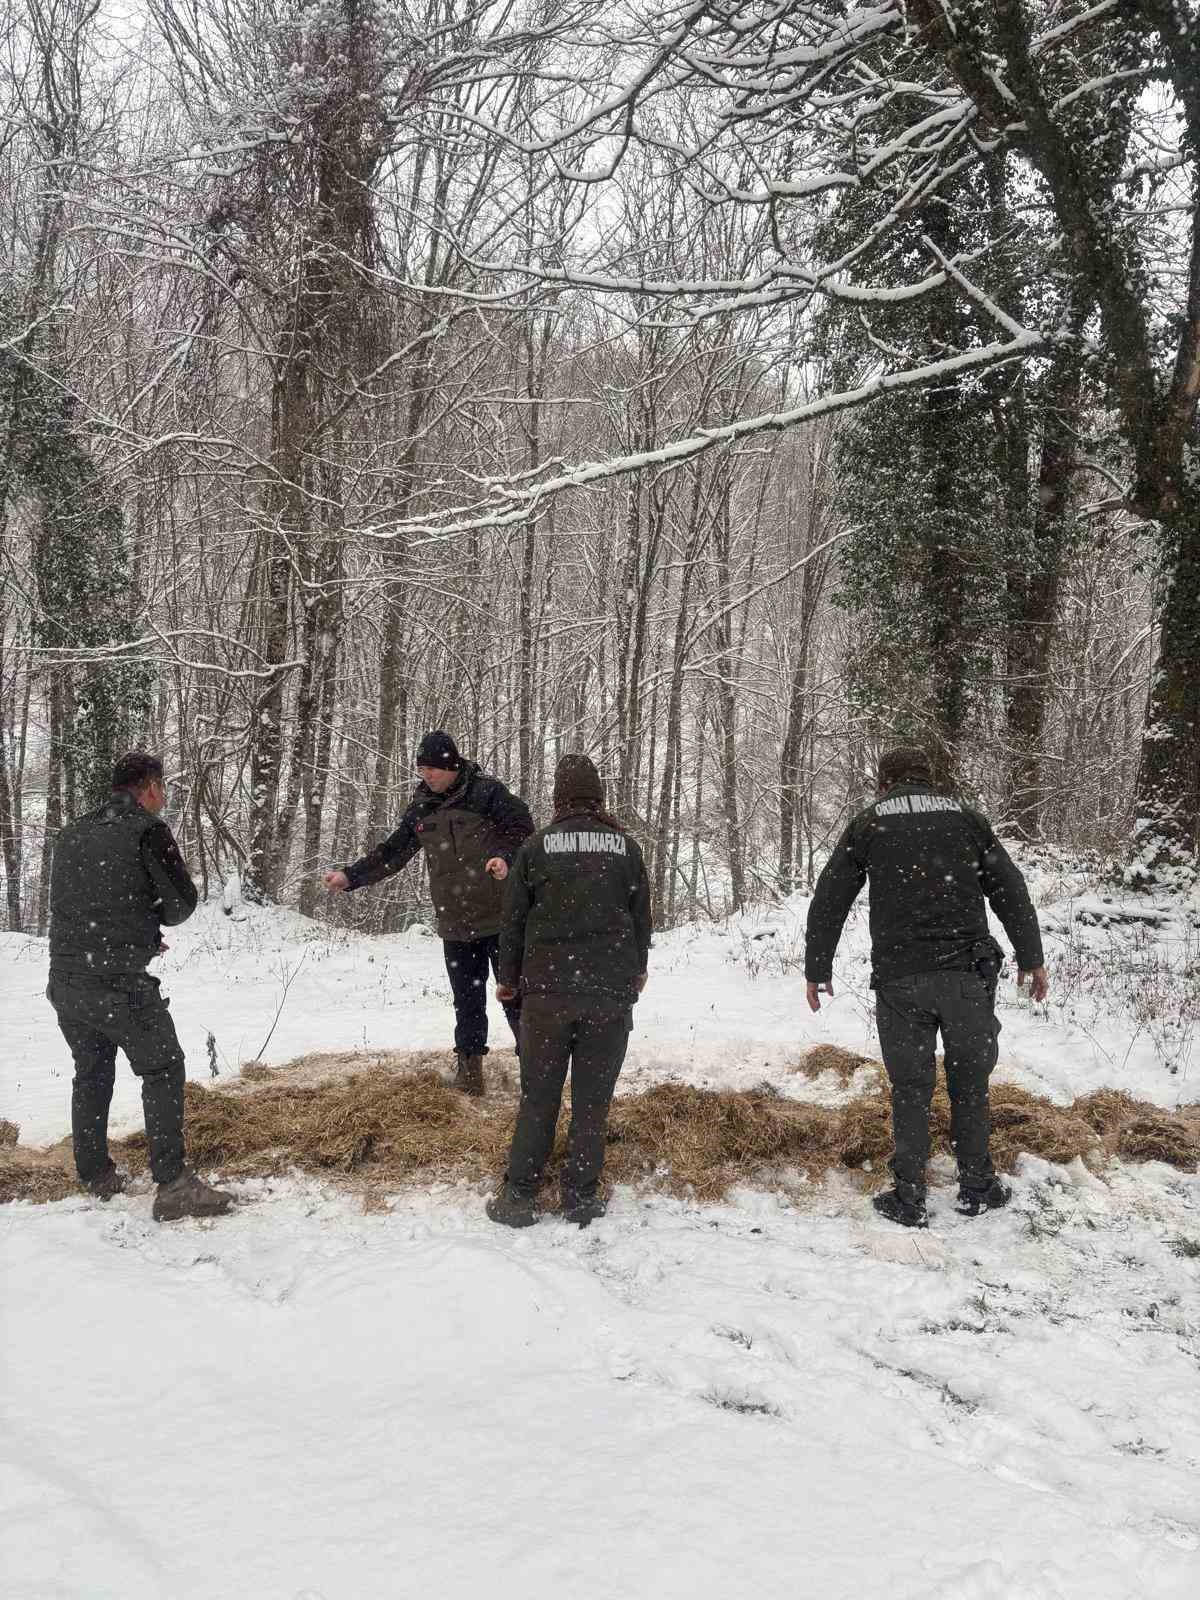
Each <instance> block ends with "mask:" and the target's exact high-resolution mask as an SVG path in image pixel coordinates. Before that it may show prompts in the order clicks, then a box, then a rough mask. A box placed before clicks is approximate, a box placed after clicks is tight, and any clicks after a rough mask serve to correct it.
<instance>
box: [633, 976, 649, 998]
mask: <svg viewBox="0 0 1200 1600" xmlns="http://www.w3.org/2000/svg"><path fill="white" fill-rule="evenodd" d="M649 976H650V974H649V973H648V972H641V973H639V974H638V976H637V977H636V978H635V980H634V987H635V988H636V989H637V992H638V993H639V994H641V992H642V990H643V989H644V988H645V987H646V979H647V978H648V977H649Z"/></svg>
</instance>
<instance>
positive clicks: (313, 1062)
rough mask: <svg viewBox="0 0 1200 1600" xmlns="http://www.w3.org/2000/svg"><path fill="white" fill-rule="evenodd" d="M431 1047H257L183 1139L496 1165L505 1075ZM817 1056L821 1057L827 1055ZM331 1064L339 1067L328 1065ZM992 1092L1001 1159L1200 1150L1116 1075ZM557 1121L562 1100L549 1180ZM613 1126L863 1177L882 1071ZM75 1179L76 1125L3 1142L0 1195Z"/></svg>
mask: <svg viewBox="0 0 1200 1600" xmlns="http://www.w3.org/2000/svg"><path fill="white" fill-rule="evenodd" d="M821 1048H822V1049H832V1048H833V1047H821ZM842 1054H843V1055H844V1056H845V1057H847V1058H848V1059H849V1060H852V1061H853V1062H854V1065H853V1067H852V1068H851V1069H850V1070H851V1072H853V1071H857V1070H858V1068H859V1067H860V1066H861V1065H862V1064H863V1063H864V1061H865V1059H866V1058H863V1057H853V1056H852V1055H851V1053H850V1052H843V1053H842ZM440 1059H441V1058H439V1057H438V1056H436V1055H434V1054H432V1053H430V1052H414V1053H412V1054H411V1055H408V1056H405V1055H403V1054H401V1053H400V1052H387V1053H382V1052H381V1053H375V1054H371V1055H366V1056H361V1055H354V1054H346V1055H337V1056H333V1055H316V1056H312V1057H303V1058H301V1059H300V1060H299V1061H297V1062H293V1063H291V1064H290V1065H289V1066H288V1067H286V1068H267V1067H264V1066H263V1065H262V1064H261V1063H257V1062H256V1063H252V1064H251V1066H250V1068H249V1069H248V1070H246V1071H244V1073H243V1080H244V1081H243V1082H242V1083H240V1084H237V1085H235V1086H231V1087H229V1088H221V1089H213V1088H204V1087H202V1086H201V1085H200V1084H198V1083H189V1084H188V1085H187V1089H186V1104H187V1139H188V1149H189V1155H190V1157H191V1159H192V1160H193V1161H194V1162H195V1163H196V1164H197V1165H198V1166H199V1167H201V1168H203V1169H205V1170H212V1169H214V1168H217V1169H220V1171H221V1172H222V1173H224V1174H226V1175H228V1176H232V1177H239V1176H254V1175H266V1174H272V1173H278V1172H283V1171H287V1170H288V1169H290V1168H293V1167H296V1168H299V1169H300V1170H302V1171H305V1172H312V1173H317V1174H322V1175H325V1176H328V1177H333V1178H335V1179H337V1180H338V1181H343V1182H350V1183H352V1184H353V1185H354V1186H355V1187H356V1188H357V1189H358V1190H359V1191H360V1192H365V1194H366V1200H365V1201H364V1204H365V1205H366V1206H367V1209H369V1210H375V1209H377V1208H378V1207H380V1206H381V1205H383V1204H384V1201H383V1196H385V1195H386V1194H387V1193H388V1191H389V1190H394V1189H396V1188H398V1187H400V1186H402V1185H403V1184H405V1183H409V1182H414V1181H419V1182H428V1181H429V1180H430V1179H445V1180H457V1179H467V1180H470V1181H480V1180H490V1181H494V1180H496V1179H498V1178H499V1176H500V1175H501V1173H502V1172H503V1170H504V1163H505V1159H506V1157H507V1153H508V1144H509V1140H510V1138H511V1135H512V1128H513V1117H514V1112H515V1095H514V1094H513V1093H512V1092H505V1091H506V1090H508V1088H509V1081H510V1080H509V1075H508V1073H507V1071H506V1069H505V1068H504V1067H503V1065H501V1064H498V1063H495V1062H490V1063H489V1065H488V1069H487V1070H488V1074H489V1095H488V1098H487V1099H486V1100H483V1101H478V1100H467V1099H465V1098H464V1097H463V1096H462V1095H461V1094H459V1093H458V1092H457V1091H456V1090H454V1089H452V1088H451V1087H450V1086H449V1084H448V1082H447V1081H446V1080H445V1078H443V1077H441V1076H439V1074H438V1072H437V1071H435V1070H434V1069H433V1065H432V1064H433V1063H437V1062H439V1061H440ZM826 1061H827V1065H826V1066H823V1067H821V1068H819V1069H818V1070H822V1071H824V1070H828V1065H829V1063H828V1058H826ZM359 1064H362V1069H361V1070H357V1071H356V1070H354V1069H355V1067H356V1066H358V1065H359ZM443 1065H444V1063H443ZM331 1070H333V1071H337V1072H339V1075H338V1076H328V1075H327V1074H328V1073H329V1072H330V1071H331ZM834 1070H838V1068H837V1067H836V1065H835V1066H834ZM498 1091H499V1092H498ZM991 1106H992V1124H993V1135H992V1152H993V1156H994V1158H995V1161H996V1165H997V1167H998V1168H1000V1169H1001V1170H1002V1171H1003V1170H1011V1169H1012V1167H1013V1165H1014V1163H1015V1162H1016V1160H1017V1158H1018V1157H1019V1156H1020V1155H1021V1154H1023V1153H1028V1154H1031V1155H1036V1156H1041V1157H1043V1158H1044V1159H1046V1160H1048V1161H1053V1162H1056V1163H1059V1164H1063V1163H1066V1162H1069V1161H1071V1160H1073V1159H1075V1158H1076V1157H1082V1158H1083V1159H1085V1160H1087V1161H1089V1162H1091V1163H1093V1164H1094V1165H1100V1164H1102V1162H1103V1161H1104V1160H1105V1159H1106V1158H1107V1157H1110V1156H1113V1155H1116V1156H1120V1157H1121V1158H1123V1159H1124V1160H1128V1161H1147V1160H1154V1161H1165V1162H1168V1163H1170V1164H1171V1165H1173V1166H1177V1167H1180V1168H1182V1169H1183V1170H1185V1171H1195V1170H1196V1167H1197V1164H1198V1163H1200V1107H1189V1108H1187V1109H1186V1110H1184V1111H1180V1112H1173V1113H1168V1112H1163V1111H1159V1110H1157V1109H1156V1108H1154V1107H1153V1106H1150V1105H1147V1104H1146V1103H1144V1102H1142V1101H1138V1100H1134V1099H1132V1098H1131V1097H1130V1096H1128V1095H1125V1094H1122V1093H1120V1092H1119V1091H1117V1090H1111V1089H1103V1090H1099V1091H1097V1092H1096V1093H1094V1094H1091V1095H1086V1096H1084V1097H1083V1098H1082V1099H1080V1100H1077V1101H1076V1102H1075V1103H1074V1104H1073V1105H1071V1106H1056V1105H1053V1104H1052V1103H1051V1102H1050V1101H1048V1100H1044V1099H1042V1098H1040V1097H1039V1096H1037V1095H1034V1094H1030V1093H1029V1091H1028V1090H1025V1089H1020V1088H1017V1087H1015V1086H1014V1085H1011V1084H994V1085H993V1087H992V1094H991ZM565 1125H566V1116H565V1115H564V1117H563V1119H562V1124H561V1130H562V1131H561V1132H560V1141H559V1146H558V1148H557V1149H556V1152H555V1156H554V1159H553V1162H552V1170H551V1172H550V1173H549V1174H548V1175H547V1176H548V1178H550V1179H551V1180H552V1179H553V1175H554V1173H553V1168H554V1166H556V1165H557V1163H558V1162H559V1161H560V1160H561V1158H562V1135H563V1134H565ZM9 1126H11V1124H9ZM930 1135H931V1144H932V1148H933V1150H934V1151H935V1152H937V1151H948V1150H949V1148H950V1145H949V1135H950V1103H949V1100H948V1098H947V1096H946V1089H945V1085H944V1083H943V1082H941V1081H940V1080H939V1083H938V1087H937V1090H936V1092H935V1094H934V1098H933V1105H932V1108H931V1114H930ZM609 1141H610V1142H609V1152H608V1162H607V1170H608V1177H609V1179H610V1180H611V1181H614V1182H626V1183H634V1184H641V1185H645V1186H647V1187H651V1188H655V1189H661V1190H667V1191H669V1192H672V1193H677V1194H690V1195H694V1196H696V1197H697V1198H699V1199H703V1200H718V1199H720V1198H721V1197H722V1196H723V1195H725V1194H726V1193H727V1192H728V1191H729V1189H730V1188H731V1187H732V1186H734V1185H740V1184H745V1185H759V1186H770V1187H775V1186H777V1185H778V1184H779V1182H780V1181H781V1179H782V1178H783V1177H784V1176H785V1175H786V1174H787V1173H789V1172H795V1171H796V1170H800V1171H803V1172H805V1173H807V1174H808V1175H809V1176H810V1177H812V1178H814V1179H817V1178H820V1177H821V1176H822V1175H823V1174H824V1173H825V1172H827V1171H828V1170H829V1169H830V1168H831V1167H840V1168H850V1169H855V1170H861V1169H863V1168H866V1167H869V1168H870V1170H871V1172H872V1174H873V1178H872V1181H880V1180H881V1179H882V1178H883V1176H884V1175H885V1172H886V1162H887V1158H888V1156H889V1154H890V1153H891V1148H892V1123H891V1102H890V1095H889V1092H888V1088H887V1085H886V1083H885V1082H884V1081H883V1080H882V1078H881V1079H880V1081H879V1082H878V1083H877V1084H876V1085H875V1087H874V1088H873V1089H872V1090H871V1092H870V1093H868V1094H864V1095H859V1096H858V1097H856V1098H855V1099H854V1100H851V1101H850V1102H848V1103H847V1104H846V1105H842V1106H833V1107H828V1106H815V1105H809V1104H807V1103H806V1102H804V1101H798V1100H789V1099H785V1098H784V1097H782V1096H780V1095H778V1094H775V1093H771V1092H768V1091H766V1090H751V1091H734V1090H710V1089H699V1088H696V1087H694V1086H693V1085H691V1084H686V1083H663V1084H658V1085H656V1086H655V1087H653V1088H651V1089H647V1090H645V1091H643V1092H641V1093H638V1094H629V1095H621V1096H618V1098H617V1099H616V1100H615V1101H614V1103H613V1110H612V1117H611V1120H610V1125H609ZM113 1153H114V1156H115V1158H116V1159H117V1161H118V1162H119V1163H120V1164H121V1165H122V1166H124V1167H126V1168H128V1169H129V1170H131V1171H133V1172H141V1171H143V1170H144V1169H145V1167H146V1164H147V1155H146V1139H145V1135H144V1134H135V1135H133V1136H131V1137H130V1138H127V1139H122V1140H120V1141H118V1142H117V1143H116V1144H115V1145H114V1152H113ZM75 1189H76V1184H75V1181H74V1176H73V1173H72V1172H71V1170H70V1146H69V1141H68V1142H65V1143H64V1144H63V1145H60V1146H56V1147H55V1148H54V1149H53V1150H50V1151H35V1150H28V1149H25V1148H23V1147H21V1146H19V1145H16V1144H4V1145H0V1202H2V1201H7V1200H14V1199H30V1200H56V1199H61V1198H63V1196H64V1195H67V1194H70V1193H72V1192H74V1191H75Z"/></svg>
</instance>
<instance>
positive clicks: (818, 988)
mask: <svg viewBox="0 0 1200 1600" xmlns="http://www.w3.org/2000/svg"><path fill="white" fill-rule="evenodd" d="M804 987H805V991H806V993H807V995H808V1009H809V1010H810V1011H820V1009H821V996H822V995H823V994H827V995H828V996H829V998H830V999H831V1000H832V999H833V984H832V982H830V983H808V984H805V986H804Z"/></svg>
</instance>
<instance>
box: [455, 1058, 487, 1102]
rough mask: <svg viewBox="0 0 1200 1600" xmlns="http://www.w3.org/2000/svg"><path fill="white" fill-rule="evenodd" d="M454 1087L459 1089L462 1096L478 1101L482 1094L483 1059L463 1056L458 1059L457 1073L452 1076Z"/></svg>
mask: <svg viewBox="0 0 1200 1600" xmlns="http://www.w3.org/2000/svg"><path fill="white" fill-rule="evenodd" d="M454 1087H455V1088H456V1089H461V1090H462V1092H463V1093H464V1094H469V1095H472V1096H473V1097H474V1098H475V1099H479V1098H480V1096H481V1095H482V1094H483V1057H482V1056H465V1055H462V1054H460V1055H459V1058H458V1071H457V1072H456V1073H455V1074H454Z"/></svg>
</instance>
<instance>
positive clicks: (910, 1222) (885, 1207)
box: [871, 1189, 929, 1228]
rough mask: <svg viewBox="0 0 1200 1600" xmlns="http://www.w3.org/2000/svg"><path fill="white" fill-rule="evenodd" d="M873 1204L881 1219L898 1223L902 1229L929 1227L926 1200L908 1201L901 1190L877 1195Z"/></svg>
mask: <svg viewBox="0 0 1200 1600" xmlns="http://www.w3.org/2000/svg"><path fill="white" fill-rule="evenodd" d="M871 1204H872V1205H873V1206H874V1207H875V1209H876V1211H878V1213H879V1215H880V1216H881V1217H886V1218H887V1220H888V1221H889V1222H898V1223H899V1224H900V1226H901V1227H902V1228H927V1227H928V1226H929V1218H928V1216H927V1215H926V1213H925V1202H924V1200H919V1199H917V1198H915V1197H914V1198H912V1199H906V1198H905V1197H904V1196H903V1195H902V1194H901V1193H900V1191H899V1189H888V1190H887V1191H886V1193H884V1194H877V1195H876V1196H875V1198H874V1200H872V1201H871Z"/></svg>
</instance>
